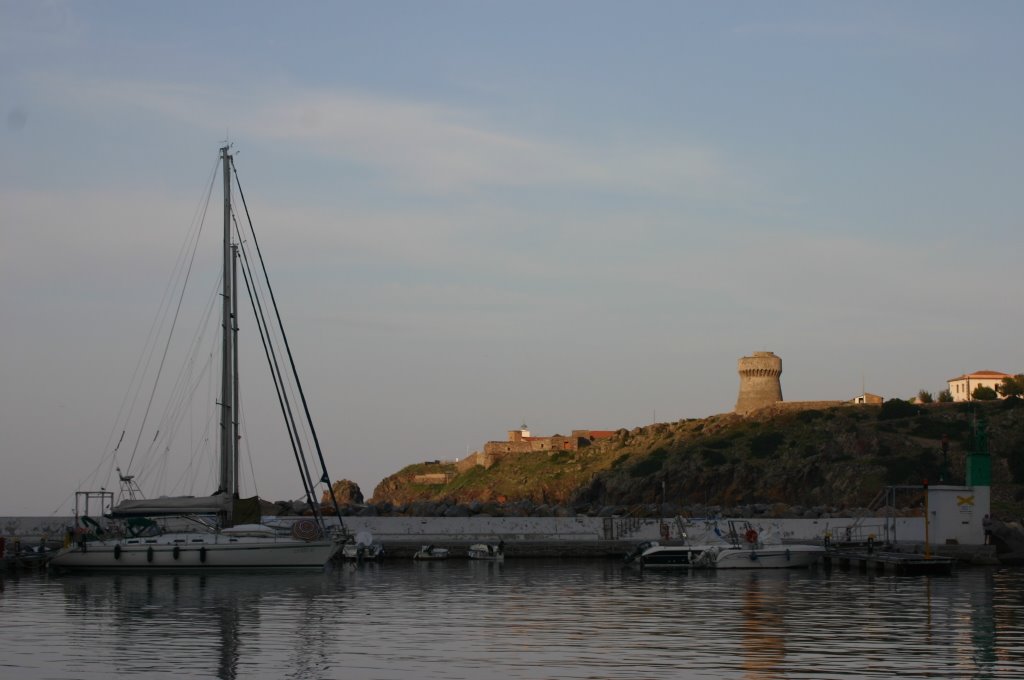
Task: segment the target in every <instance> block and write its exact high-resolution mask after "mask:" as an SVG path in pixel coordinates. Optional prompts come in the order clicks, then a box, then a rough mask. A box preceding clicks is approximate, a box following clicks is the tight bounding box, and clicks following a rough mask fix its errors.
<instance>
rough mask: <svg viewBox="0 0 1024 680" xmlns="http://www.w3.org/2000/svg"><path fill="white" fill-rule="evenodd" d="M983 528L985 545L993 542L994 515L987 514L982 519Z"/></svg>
mask: <svg viewBox="0 0 1024 680" xmlns="http://www.w3.org/2000/svg"><path fill="white" fill-rule="evenodd" d="M981 528H982V529H984V530H985V545H991V544H992V517H991V516H989V515H985V516H984V517H982V519H981Z"/></svg>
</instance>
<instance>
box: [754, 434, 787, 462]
mask: <svg viewBox="0 0 1024 680" xmlns="http://www.w3.org/2000/svg"><path fill="white" fill-rule="evenodd" d="M785 439H786V437H785V435H783V434H782V433H781V432H763V433H761V434H759V435H757V436H755V437H754V438H753V439H751V440H750V455H752V456H754V457H755V458H767V457H768V456H771V455H773V454H774V453H775V452H776V451H777V450H778V449H779V446H781V445H782V442H783V441H784V440H785Z"/></svg>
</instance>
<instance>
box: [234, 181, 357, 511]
mask: <svg viewBox="0 0 1024 680" xmlns="http://www.w3.org/2000/svg"><path fill="white" fill-rule="evenodd" d="M231 168H232V171H233V172H234V173H235V184H236V185H237V186H238V195H239V197H240V198H241V199H242V206H243V208H244V209H245V216H246V220H247V221H248V223H249V232H250V233H251V234H252V240H253V245H255V247H256V254H257V255H258V256H259V261H260V266H261V268H262V269H263V280H264V281H266V283H267V290H268V292H269V293H270V301H271V305H272V307H273V309H274V314H275V315H276V317H277V327H278V328H279V329H280V331H281V337H282V339H283V340H284V346H285V351H286V352H287V355H288V361H289V363H290V364H291V370H292V375H293V376H294V378H295V384H296V386H297V387H298V390H299V396H300V397H301V398H302V408H303V410H304V412H305V415H306V422H307V423H308V424H309V429H310V432H311V433H312V435H313V442H314V444H315V445H316V453H317V457H318V458H319V460H320V468H321V469H322V470H323V476H322V477H321V478H320V481H322V482H323V483H324V484H326V485H327V488H328V490H329V491H330V495H331V500H332V501H333V503H334V511H335V513H336V514H337V517H338V521H339V522H341V509H340V508H339V507H338V499H337V497H336V496H335V494H334V485H333V484H331V478H330V475H329V474H328V472H327V463H326V462H325V461H324V454H323V450H322V449H321V447H320V438H319V437H318V436H317V434H316V428H315V427H313V418H312V416H311V415H310V412H309V404H308V403H307V401H306V394H305V391H304V390H303V389H302V383H301V382H300V380H299V372H298V369H297V368H296V366H295V359H294V357H293V356H292V351H291V346H290V345H289V343H288V337H287V335H286V333H285V330H284V324H283V323H282V321H281V313H280V311H279V310H278V307H277V300H276V298H275V297H274V290H273V288H272V287H271V285H270V276H269V275H268V274H267V267H266V264H265V263H264V261H263V253H262V252H261V250H260V246H259V240H258V239H257V238H256V230H255V228H254V227H253V224H252V217H251V216H250V215H249V206H248V205H247V204H246V201H245V194H244V193H243V191H242V185H241V182H240V181H239V179H238V169H237V168H236V167H235V164H234V161H232V163H231ZM313 508H314V512H315V513H317V516H318V518H320V521H321V522H322V521H323V518H322V517H320V515H319V505H314V506H313Z"/></svg>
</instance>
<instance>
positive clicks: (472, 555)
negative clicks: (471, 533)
mask: <svg viewBox="0 0 1024 680" xmlns="http://www.w3.org/2000/svg"><path fill="white" fill-rule="evenodd" d="M466 557H468V558H469V559H471V560H489V561H491V562H503V561H504V560H505V542H504V541H499V542H498V543H474V544H473V545H471V546H469V548H468V549H467V550H466Z"/></svg>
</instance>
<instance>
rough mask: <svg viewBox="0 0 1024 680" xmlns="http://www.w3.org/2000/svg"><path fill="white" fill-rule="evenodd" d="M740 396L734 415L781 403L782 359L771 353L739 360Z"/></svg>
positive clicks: (761, 353)
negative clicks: (780, 378)
mask: <svg viewBox="0 0 1024 680" xmlns="http://www.w3.org/2000/svg"><path fill="white" fill-rule="evenodd" d="M739 374H740V394H739V397H738V398H737V399H736V408H735V411H736V413H749V412H750V411H753V410H755V409H759V408H764V407H765V406H771V405H773V404H776V403H778V402H780V401H782V383H781V382H780V381H779V376H781V375H782V359H780V358H779V357H777V356H775V354H774V353H772V352H754V354H753V356H749V357H743V358H742V359H740V360H739Z"/></svg>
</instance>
